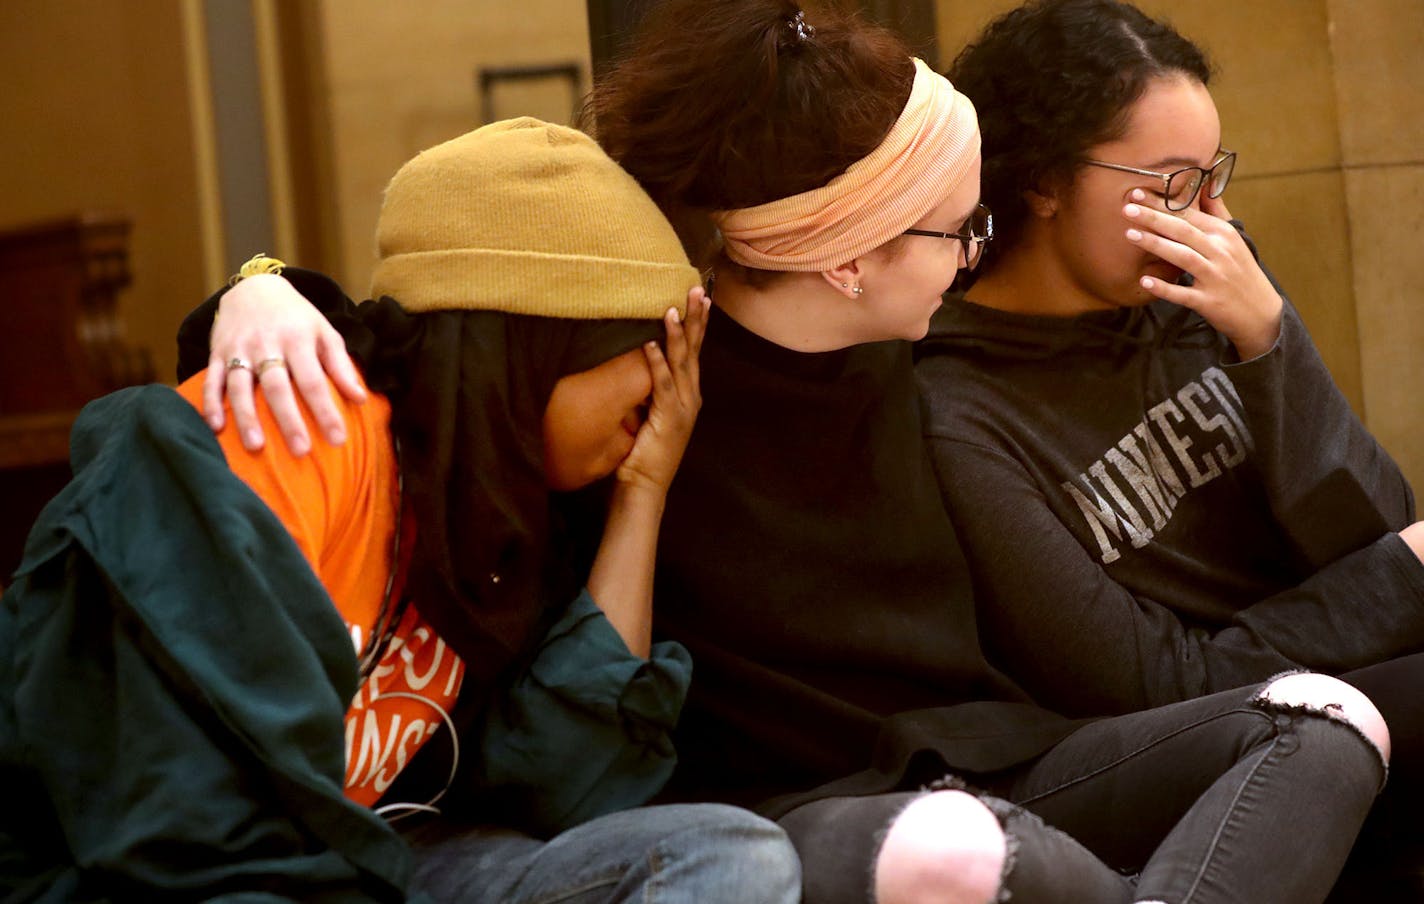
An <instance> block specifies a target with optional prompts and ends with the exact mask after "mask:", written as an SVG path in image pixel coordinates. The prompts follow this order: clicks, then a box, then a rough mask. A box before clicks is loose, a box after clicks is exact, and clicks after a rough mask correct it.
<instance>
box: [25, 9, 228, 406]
mask: <svg viewBox="0 0 1424 904" xmlns="http://www.w3.org/2000/svg"><path fill="white" fill-rule="evenodd" d="M183 40H184V38H183V27H182V17H181V14H180V2H179V0H125V2H123V3H117V2H115V3H109V2H104V3H93V2H90V0H3V2H0V85H3V86H4V88H3V90H0V122H3V123H4V127H3V128H4V135H5V140H4V141H3V142H0V228H5V227H10V226H14V225H17V224H23V223H29V222H32V221H36V220H48V219H54V218H57V217H62V216H66V215H68V214H71V213H74V212H76V211H79V210H102V211H114V212H118V213H122V214H124V215H126V216H129V217H130V218H132V220H133V224H134V227H133V233H132V238H131V241H130V245H129V248H130V265H131V267H132V270H133V273H134V276H135V280H134V284H133V286H132V287H131V288H130V289H128V290H127V291H126V292H125V293H124V294H123V295H122V296H120V314H121V316H122V318H123V321H124V322H125V323H126V324H127V326H128V332H129V336H130V338H131V339H132V340H133V341H134V342H135V343H136V344H139V345H144V346H147V347H148V348H149V349H151V350H152V351H153V353H154V357H155V363H156V364H157V366H158V369H159V371H158V372H159V376H160V377H161V378H168V379H171V376H172V373H173V367H174V361H175V359H176V353H175V351H174V348H173V336H174V333H175V332H176V329H177V324H178V321H179V320H180V319H181V317H182V315H183V314H184V313H186V312H187V311H188V310H189V309H190V308H192V307H193V306H194V305H195V304H197V302H199V301H201V300H202V298H203V294H204V292H205V291H206V289H207V286H206V284H205V281H204V278H203V273H202V247H201V240H200V238H199V235H200V223H199V211H198V206H197V202H196V200H195V194H196V189H195V186H196V179H197V176H196V166H195V164H194V160H193V146H192V124H191V119H190V115H189V108H188V93H187V92H188V89H187V84H188V83H187V77H186V72H185V68H184V53H183ZM9 341H23V340H16V339H15V338H14V337H0V354H2V353H3V347H4V343H6V342H9Z"/></svg>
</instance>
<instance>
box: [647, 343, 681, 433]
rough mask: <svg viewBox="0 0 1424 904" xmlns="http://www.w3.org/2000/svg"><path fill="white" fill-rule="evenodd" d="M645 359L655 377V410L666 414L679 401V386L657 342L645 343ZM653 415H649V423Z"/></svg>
mask: <svg viewBox="0 0 1424 904" xmlns="http://www.w3.org/2000/svg"><path fill="white" fill-rule="evenodd" d="M643 357H644V358H647V359H648V370H649V372H651V373H652V375H653V410H654V411H659V412H665V411H667V410H668V408H669V407H671V406H672V403H673V402H676V401H677V384H676V382H675V381H674V380H673V377H672V369H671V368H670V367H668V362H667V357H666V356H664V355H663V350H662V349H661V348H659V347H658V344H657V343H656V342H645V343H643ZM651 419H652V415H651V413H650V414H649V421H651Z"/></svg>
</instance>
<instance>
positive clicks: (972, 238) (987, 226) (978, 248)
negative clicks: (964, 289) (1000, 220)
mask: <svg viewBox="0 0 1424 904" xmlns="http://www.w3.org/2000/svg"><path fill="white" fill-rule="evenodd" d="M980 211H982V212H983V214H984V234H983V235H976V234H975V232H974V229H973V227H972V226H970V230H969V231H968V232H936V231H934V230H933V229H906V230H905V231H904V232H903V233H901V235H927V236H929V237H930V238H932V239H958V240H959V242H960V244H961V245H962V246H963V249H964V267H965V269H966V270H973V269H974V268H975V267H977V266H979V259H980V258H981V257H983V256H984V246H985V245H987V244H988V243H989V242H991V241H993V239H994V212H993V211H991V210H990V209H989V206H988V205H987V204H980V205H978V206H977V207H975V208H974V213H972V214H970V215H969V219H968V220H967V221H965V225H969V224H971V223H973V222H974V218H975V215H976V214H978V213H979V212H980ZM971 247H972V248H973V249H974V251H973V253H971V252H970V248H971Z"/></svg>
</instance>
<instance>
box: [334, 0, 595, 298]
mask: <svg viewBox="0 0 1424 904" xmlns="http://www.w3.org/2000/svg"><path fill="white" fill-rule="evenodd" d="M318 8H319V23H320V29H321V32H322V33H321V43H322V44H323V45H324V47H325V60H324V65H323V68H322V72H323V77H324V79H325V83H326V84H325V88H326V99H327V102H328V103H329V105H330V106H329V116H330V122H331V142H332V144H331V164H332V169H333V172H332V174H331V176H332V186H331V187H332V191H333V196H334V203H335V207H336V215H337V222H338V223H339V227H338V228H339V244H338V249H339V259H338V260H337V262H336V268H335V269H336V271H337V274H338V275H339V277H340V278H341V280H342V282H343V283H344V284H345V285H346V286H347V287H348V288H349V290H350V291H351V292H352V294H353V295H354V294H361V293H364V292H365V289H366V287H367V286H369V284H370V280H371V269H372V266H373V264H374V260H375V258H374V244H373V237H374V235H375V229H376V217H377V214H378V213H379V212H380V203H381V192H382V191H383V190H384V188H385V186H386V183H387V182H388V181H389V180H390V177H391V175H392V174H394V173H395V171H396V169H397V168H399V167H400V165H401V164H402V163H404V162H405V161H406V160H408V159H410V158H411V157H412V156H414V155H415V154H416V153H417V152H419V151H420V150H422V149H424V148H427V147H430V146H431V145H433V144H438V143H439V142H441V141H445V140H446V139H449V138H454V137H455V136H457V135H460V134H462V133H464V132H466V131H468V130H469V129H472V128H475V127H477V126H479V125H481V122H480V118H479V115H480V110H479V94H478V92H477V90H476V87H475V71H476V68H477V67H478V66H512V65H532V64H544V63H554V62H566V61H572V62H577V63H579V65H580V67H581V70H582V73H583V74H582V81H581V84H582V86H583V87H584V88H585V89H586V88H587V85H588V84H589V81H588V79H589V76H588V67H589V44H588V19H587V15H586V13H585V8H584V4H583V3H573V2H570V0H521V2H520V3H519V4H517V6H516V5H515V4H510V3H508V2H506V0H423V2H421V3H391V2H389V0H319V3H318ZM516 10H517V14H516V12H515V11H516ZM575 100H576V98H574V97H571V96H570V95H569V93H568V91H567V90H566V89H562V88H560V87H559V86H558V85H557V84H556V83H546V84H541V85H535V86H529V87H527V88H514V87H510V88H507V89H503V90H501V91H500V92H498V93H497V94H496V101H497V107H496V115H497V116H498V117H500V118H503V117H507V116H511V115H519V114H523V113H528V114H531V115H538V116H540V117H542V118H545V119H552V120H556V121H563V122H567V121H569V119H570V116H571V114H572V111H573V105H574V102H575Z"/></svg>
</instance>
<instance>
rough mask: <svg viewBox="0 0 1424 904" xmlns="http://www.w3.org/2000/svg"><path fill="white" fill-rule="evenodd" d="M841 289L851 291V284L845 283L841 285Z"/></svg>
mask: <svg viewBox="0 0 1424 904" xmlns="http://www.w3.org/2000/svg"><path fill="white" fill-rule="evenodd" d="M841 288H842V289H849V288H850V283H848V282H843V283H841Z"/></svg>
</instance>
